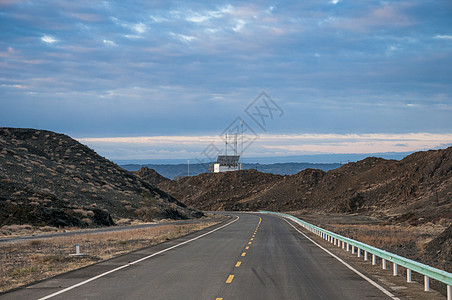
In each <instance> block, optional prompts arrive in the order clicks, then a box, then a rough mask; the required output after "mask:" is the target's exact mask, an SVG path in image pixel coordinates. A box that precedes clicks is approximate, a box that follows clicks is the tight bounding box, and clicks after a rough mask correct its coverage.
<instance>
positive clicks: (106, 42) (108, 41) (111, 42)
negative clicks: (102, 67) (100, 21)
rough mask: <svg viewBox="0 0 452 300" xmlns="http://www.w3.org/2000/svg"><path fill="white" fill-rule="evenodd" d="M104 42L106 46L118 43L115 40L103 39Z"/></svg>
mask: <svg viewBox="0 0 452 300" xmlns="http://www.w3.org/2000/svg"><path fill="white" fill-rule="evenodd" d="M103 43H104V44H105V45H106V46H116V43H115V42H113V41H110V40H103Z"/></svg>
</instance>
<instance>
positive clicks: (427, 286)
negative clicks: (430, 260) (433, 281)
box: [424, 275, 430, 292]
mask: <svg viewBox="0 0 452 300" xmlns="http://www.w3.org/2000/svg"><path fill="white" fill-rule="evenodd" d="M424 291H426V292H428V291H430V278H428V276H427V275H424Z"/></svg>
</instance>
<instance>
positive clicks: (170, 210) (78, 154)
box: [0, 128, 202, 227]
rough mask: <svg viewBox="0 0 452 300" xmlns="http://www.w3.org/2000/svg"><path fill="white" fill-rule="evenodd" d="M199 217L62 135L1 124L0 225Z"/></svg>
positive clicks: (107, 223) (174, 200)
mask: <svg viewBox="0 0 452 300" xmlns="http://www.w3.org/2000/svg"><path fill="white" fill-rule="evenodd" d="M200 215H202V214H201V213H200V212H198V211H194V210H191V209H188V208H187V207H186V206H185V205H184V204H181V203H180V202H178V201H177V200H176V199H174V198H173V197H171V196H169V195H168V194H167V193H165V192H163V191H161V190H159V189H158V188H156V187H154V186H153V185H152V184H150V183H148V182H146V181H144V180H142V179H141V178H140V177H138V176H137V175H135V174H133V173H131V172H128V171H126V170H123V169H121V168H120V167H118V166H117V165H115V164H114V163H112V162H110V161H109V160H107V159H105V158H103V157H101V156H99V155H98V154H96V153H95V152H94V151H93V150H91V149H90V148H88V147H86V146H84V145H82V144H80V143H79V142H77V141H75V140H73V139H71V138H70V137H68V136H66V135H63V134H57V133H54V132H49V131H43V130H34V129H17V128H0V226H1V225H5V224H32V225H51V226H81V227H86V226H99V225H112V224H113V220H114V219H120V218H131V219H137V218H138V219H142V220H147V221H149V220H153V219H162V218H172V219H185V218H192V217H199V216H200Z"/></svg>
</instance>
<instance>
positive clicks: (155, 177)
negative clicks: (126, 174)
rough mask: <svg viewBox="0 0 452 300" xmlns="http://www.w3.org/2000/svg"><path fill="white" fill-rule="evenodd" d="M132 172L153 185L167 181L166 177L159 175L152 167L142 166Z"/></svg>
mask: <svg viewBox="0 0 452 300" xmlns="http://www.w3.org/2000/svg"><path fill="white" fill-rule="evenodd" d="M133 173H135V174H137V175H138V176H139V177H140V178H141V179H143V180H144V181H146V182H147V183H150V184H151V185H154V186H156V185H158V184H159V183H162V182H166V181H169V179H168V178H166V177H164V176H162V175H160V174H159V173H157V171H155V170H154V169H149V168H148V167H142V168H141V169H139V170H138V171H135V172H133Z"/></svg>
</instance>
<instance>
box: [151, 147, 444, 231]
mask: <svg viewBox="0 0 452 300" xmlns="http://www.w3.org/2000/svg"><path fill="white" fill-rule="evenodd" d="M158 187H159V188H161V189H162V190H164V191H166V192H168V193H169V194H171V195H173V196H174V197H176V198H177V199H179V200H180V201H181V202H183V203H185V204H187V205H193V206H195V207H197V208H199V209H203V210H259V209H267V210H273V211H293V210H299V209H310V210H317V211H322V212H337V213H355V212H378V211H381V210H388V209H389V210H390V212H391V213H390V214H392V213H393V214H394V216H395V217H394V218H393V219H397V221H406V222H409V223H411V224H412V225H415V224H416V223H417V222H429V221H438V220H439V219H445V220H449V221H450V220H451V219H452V205H451V204H452V203H451V202H452V147H451V148H448V149H444V150H431V151H427V152H417V153H414V154H412V155H410V156H407V157H406V158H404V159H403V160H401V161H395V160H385V159H382V158H375V157H370V158H366V159H364V160H361V161H358V162H356V163H348V164H346V165H344V166H342V167H340V168H338V169H335V170H331V171H328V172H324V171H321V170H315V169H306V170H303V171H301V172H300V173H298V174H295V175H287V176H279V175H272V174H265V173H260V172H257V171H255V170H243V171H237V172H228V173H217V174H201V175H198V176H193V177H185V178H182V179H180V180H177V181H165V182H161V183H160V184H159V185H158ZM390 221H392V219H391V220H390Z"/></svg>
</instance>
